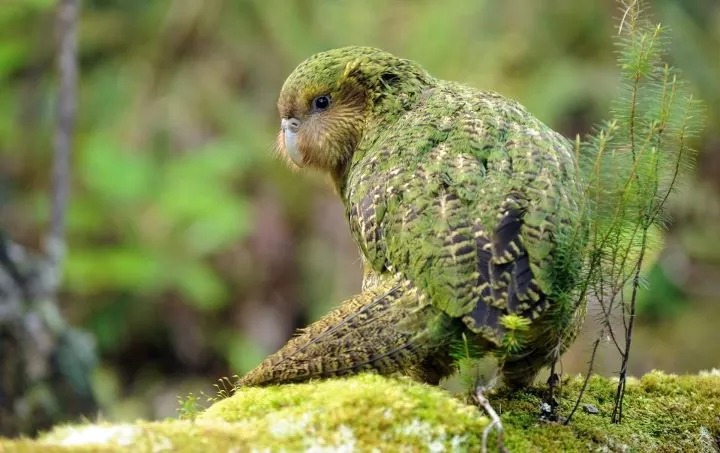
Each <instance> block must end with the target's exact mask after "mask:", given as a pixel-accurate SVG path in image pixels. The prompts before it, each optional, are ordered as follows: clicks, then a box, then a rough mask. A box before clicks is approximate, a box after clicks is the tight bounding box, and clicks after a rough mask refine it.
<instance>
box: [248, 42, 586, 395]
mask: <svg viewBox="0 0 720 453" xmlns="http://www.w3.org/2000/svg"><path fill="white" fill-rule="evenodd" d="M278 109H279V113H280V117H281V131H280V132H279V134H278V137H277V144H276V148H277V151H278V153H279V154H280V155H281V156H283V157H284V158H286V159H287V160H288V163H289V165H291V166H293V167H299V168H310V169H315V170H319V171H322V172H326V173H328V174H329V175H330V177H331V179H332V181H333V184H334V186H335V188H336V190H337V193H338V194H339V195H340V198H341V199H342V202H343V204H344V206H345V212H346V216H347V221H348V224H349V227H350V231H351V233H352V236H353V238H354V240H355V242H356V243H357V246H358V248H359V250H360V253H361V256H362V260H363V267H364V279H363V285H362V292H361V293H360V294H358V295H356V296H354V297H352V298H351V299H349V300H347V301H345V302H344V303H342V304H341V305H340V306H339V307H338V308H337V309H335V310H334V311H332V312H331V313H329V314H328V315H326V316H325V317H323V318H322V319H320V320H319V321H317V322H315V323H314V324H312V325H310V326H309V327H307V328H305V329H303V330H302V331H301V332H299V334H298V335H296V336H295V337H294V338H292V339H291V340H290V341H289V342H288V343H287V344H286V345H285V346H284V347H282V348H281V349H280V350H279V351H278V352H276V353H275V354H273V355H271V356H270V357H268V358H267V359H266V360H265V361H264V362H262V363H261V364H260V365H259V366H258V367H257V368H255V369H254V370H252V371H251V372H250V373H248V374H247V375H246V376H244V377H243V378H241V379H240V380H239V385H240V386H244V385H249V386H258V385H268V384H278V383H288V382H300V381H305V380H308V379H311V378H323V377H330V376H340V375H347V374H355V373H359V372H362V371H366V370H374V371H375V372H378V373H381V374H394V373H402V374H405V375H409V376H412V377H414V378H416V379H418V380H420V381H423V382H427V383H432V384H437V383H438V382H439V381H440V379H442V378H443V377H445V376H447V375H449V374H450V373H452V371H453V355H452V353H451V352H452V350H453V345H457V343H458V342H460V341H471V342H472V343H473V345H474V346H475V348H476V349H477V350H478V351H480V353H481V354H486V353H487V354H495V355H496V356H497V357H498V358H499V362H500V367H501V371H502V374H503V377H504V381H505V382H506V383H507V384H508V385H510V386H513V387H518V386H524V385H528V384H529V383H531V381H532V380H533V379H534V377H535V376H536V374H537V372H538V371H539V370H540V369H541V368H542V367H543V366H545V365H547V364H549V363H550V361H551V360H552V358H553V356H554V354H557V353H559V352H562V350H564V348H565V347H567V346H568V345H569V343H571V342H572V340H573V338H574V337H575V335H576V333H577V330H578V328H579V325H580V321H581V320H582V318H583V316H584V302H583V301H582V299H583V298H580V299H579V300H578V298H577V297H576V294H575V293H574V292H573V288H574V287H575V286H576V282H577V280H578V279H579V278H580V275H581V273H582V267H583V263H582V256H581V255H582V253H581V250H582V249H583V246H584V244H585V242H586V239H587V233H586V231H587V230H586V225H585V224H584V222H583V221H582V218H583V217H582V215H581V209H582V208H581V206H580V205H581V203H582V199H583V196H582V194H583V189H582V185H581V184H580V181H579V179H580V178H579V176H578V174H579V170H578V165H577V158H576V156H575V150H574V146H573V144H572V143H571V142H569V141H568V140H567V139H565V138H564V137H562V136H561V135H560V134H558V133H556V132H554V131H553V130H552V129H550V128H549V127H548V126H546V125H545V124H543V123H542V122H540V121H539V120H538V119H537V118H535V117H533V116H532V115H531V114H530V113H528V111H527V110H526V109H525V108H524V107H522V106H521V105H520V104H518V103H517V102H515V101H513V100H510V99H507V98H504V97H502V96H500V95H498V94H496V93H492V92H488V91H481V90H478V89H475V88H472V87H469V86H466V85H462V84H460V83H456V82H450V81H444V80H439V79H436V78H434V77H433V76H431V75H430V74H429V73H428V72H426V71H425V70H424V69H423V68H422V67H421V66H420V65H418V64H417V63H415V62H413V61H410V60H407V59H403V58H399V57H396V56H394V55H392V54H390V53H388V52H385V51H382V50H379V49H375V48H370V47H345V48H340V49H334V50H329V51H326V52H322V53H319V54H316V55H314V56H312V57H310V58H308V59H307V60H305V61H304V62H302V63H301V64H300V65H299V66H298V67H297V68H296V69H295V70H294V71H293V72H292V74H291V75H290V76H289V77H288V79H287V80H286V82H285V84H284V85H283V87H282V91H281V94H280V98H279V101H278Z"/></svg>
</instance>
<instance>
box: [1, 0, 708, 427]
mask: <svg viewBox="0 0 720 453" xmlns="http://www.w3.org/2000/svg"><path fill="white" fill-rule="evenodd" d="M650 4H651V7H652V8H653V11H654V14H655V17H656V18H658V19H659V21H660V22H662V23H664V24H666V25H668V26H669V27H670V28H671V29H672V30H673V33H672V35H673V48H672V51H671V59H672V60H673V61H674V62H676V63H677V65H679V66H680V67H682V68H683V70H684V71H685V72H686V74H687V76H688V79H689V80H690V81H691V82H692V83H694V84H695V86H696V87H697V90H698V95H699V96H700V97H701V98H702V99H703V100H705V102H706V103H707V106H708V124H709V125H710V127H708V128H707V131H706V136H705V137H704V138H703V141H702V142H701V143H698V147H699V148H701V160H700V170H701V171H700V179H699V180H698V181H689V182H688V183H687V184H688V185H689V186H690V187H691V190H686V191H685V194H684V195H683V196H682V197H684V198H682V199H681V200H679V201H675V202H674V205H673V206H674V208H673V210H674V212H675V214H676V219H677V221H676V223H675V225H674V227H673V229H672V231H671V233H670V234H671V236H672V238H671V241H670V242H673V243H674V244H676V245H675V247H676V250H675V252H677V253H680V254H681V255H682V256H685V257H686V259H685V260H684V261H683V262H684V263H685V264H684V265H683V266H684V267H683V268H682V269H681V270H680V271H678V270H677V269H675V270H673V271H671V272H681V273H682V275H683V278H682V279H672V280H671V282H672V285H674V286H676V287H677V288H675V289H673V290H672V291H675V290H677V291H678V293H682V294H685V295H687V297H688V298H689V300H692V299H693V291H692V288H690V290H686V289H683V288H680V287H681V286H683V285H686V286H687V285H690V284H691V283H692V282H696V281H698V280H702V281H705V282H714V281H713V279H712V277H715V280H717V277H718V276H720V270H719V268H720V226H718V225H720V209H717V210H715V211H712V210H708V209H705V208H704V207H705V206H708V205H712V204H713V203H717V199H718V190H719V189H720V184H718V183H717V181H718V180H719V179H720V128H718V127H717V125H718V124H720V82H718V81H719V80H720V52H718V50H717V49H718V48H720V3H718V2H717V0H655V1H652V2H650ZM82 5H83V11H82V17H81V23H80V64H81V75H80V76H81V85H80V91H79V112H78V114H79V117H78V127H77V132H76V146H75V150H74V157H73V181H72V198H71V205H70V207H69V233H68V246H69V255H68V262H67V268H66V275H65V281H64V282H65V283H64V290H63V294H62V302H63V310H64V312H65V313H66V314H67V316H68V317H69V318H70V319H71V320H72V321H73V322H74V323H76V324H78V325H82V326H85V327H87V328H89V329H90V330H91V331H92V332H93V333H94V334H95V335H96V336H97V338H98V341H99V345H100V349H101V354H102V355H103V357H104V361H105V364H106V365H105V369H104V370H102V372H101V374H100V376H101V377H102V379H100V380H101V381H103V382H105V383H104V384H103V383H100V384H99V388H105V389H107V390H106V391H107V392H110V393H111V394H112V395H113V396H112V397H109V396H107V395H105V396H101V399H102V400H103V401H105V402H106V403H109V402H110V401H111V400H113V398H127V397H128V396H133V397H136V398H138V399H139V400H140V401H142V398H144V397H147V396H148V395H153V398H151V399H148V400H147V401H143V402H142V404H141V406H144V407H145V408H144V409H143V411H145V415H155V416H157V415H173V413H174V410H175V407H176V399H175V395H176V394H177V393H180V392H179V391H178V386H176V385H174V384H172V383H173V382H181V381H184V380H186V379H187V378H188V377H192V376H195V377H196V378H198V377H199V378H200V379H203V380H204V381H205V382H206V383H211V382H213V380H214V379H216V378H217V377H219V376H223V375H228V374H234V373H242V372H244V371H246V370H247V369H249V368H250V367H251V366H253V365H254V364H255V363H257V361H259V360H260V359H261V358H262V357H263V355H264V354H266V353H267V352H270V351H271V350H273V349H274V348H276V347H278V346H280V345H281V344H282V343H283V342H284V341H285V340H286V339H287V337H288V336H289V335H290V333H291V332H292V330H293V329H294V328H295V327H297V326H300V325H303V324H305V323H306V322H307V321H309V320H312V319H315V318H317V317H318V316H320V315H321V314H322V313H324V312H325V311H326V310H327V309H328V308H329V307H331V306H333V305H334V304H336V303H338V302H339V301H341V300H342V299H343V298H345V297H347V296H349V295H350V294H352V293H353V292H355V291H356V290H357V289H359V281H360V263H359V261H358V258H357V253H356V251H355V249H354V246H353V244H352V242H351V240H350V237H349V234H348V231H347V228H346V226H345V223H344V219H343V212H342V208H341V206H340V204H339V202H337V201H336V200H335V199H334V198H333V197H334V195H333V194H332V193H331V189H330V187H329V185H327V184H326V183H325V181H324V180H323V179H322V178H321V177H319V176H318V175H297V174H294V173H293V172H291V171H289V170H288V169H286V168H285V167H284V166H283V165H282V164H281V163H280V162H279V161H278V160H277V159H275V158H274V156H273V152H272V146H273V141H274V134H275V132H276V129H277V126H278V118H277V116H276V113H275V99H276V96H277V93H278V92H279V88H280V86H281V84H282V82H283V80H284V78H285V76H286V75H287V74H288V73H289V72H290V71H291V70H292V68H294V66H295V65H296V64H298V63H299V62H300V61H301V60H302V59H304V58H305V57H307V56H309V55H311V54H312V53H315V52H317V51H321V50H324V49H328V48H331V47H337V46H342V45H349V44H365V45H374V46H378V47H382V48H384V49H386V50H389V51H392V52H395V53H397V54H400V55H403V56H406V57H408V58H412V59H415V60H417V61H419V62H421V63H422V64H423V65H424V66H425V67H426V68H427V69H428V70H429V71H430V72H432V73H433V74H435V75H437V76H439V77H443V78H447V79H454V80H460V81H464V82H467V83H469V84H472V85H474V86H477V87H481V88H485V89H491V90H495V91H498V92H500V93H502V94H504V95H507V96H510V97H513V98H516V99H518V100H519V101H520V102H522V103H523V104H525V105H526V106H527V107H528V108H529V110H530V111H532V112H533V113H534V114H536V115H537V116H538V117H540V118H541V119H542V120H543V121H545V122H547V123H548V124H550V125H552V126H553V127H555V128H557V129H558V130H560V131H562V132H563V133H565V134H566V135H568V136H574V135H575V134H578V133H580V134H583V133H587V132H589V131H591V128H592V124H594V123H596V122H597V121H598V120H600V119H601V118H602V117H603V116H604V115H606V112H607V109H608V102H609V99H610V98H611V96H612V94H613V92H614V90H615V89H616V88H617V69H616V66H615V63H614V61H615V55H614V54H613V48H612V39H611V37H612V35H613V34H614V33H616V29H615V27H616V24H617V22H616V20H615V19H616V16H617V13H618V11H617V5H616V4H615V2H614V1H613V0H603V1H590V2H578V1H573V0H545V1H536V0H509V1H506V2H496V1H492V0H447V1H444V2H433V1H430V0H414V1H411V0H399V1H394V2H386V1H381V0H370V1H362V2H361V1H351V0H315V1H310V0H262V1H261V0H242V1H230V0H207V1H203V2H198V1H193V0H175V1H169V0H154V1H151V2H149V1H143V0H124V1H112V0H85V1H83V2H82ZM53 8H54V2H52V1H51V0H0V227H1V228H3V229H5V230H7V231H8V232H9V233H10V235H11V236H12V237H13V238H14V239H15V240H17V241H19V242H21V243H23V244H25V245H27V246H29V247H31V248H39V247H38V244H39V242H40V241H39V238H40V237H41V236H42V231H43V229H44V228H45V226H46V222H47V218H48V210H49V209H48V198H47V191H48V190H49V189H48V188H49V166H50V158H51V151H50V150H51V133H52V127H53V114H54V95H55V84H54V82H55V75H54V66H53V64H54V63H53V51H54V35H53ZM695 187H703V188H704V189H703V191H702V192H701V191H700V190H693V189H692V188H695ZM700 193H702V195H703V196H702V197H697V196H696V195H697V194H700ZM678 198H681V197H678ZM699 234H702V237H703V238H705V239H704V240H703V241H702V243H701V244H700V246H698V245H697V244H696V243H697V238H698V237H699V236H698V235H699ZM659 263H660V264H658V265H659V266H660V265H664V264H663V263H664V261H663V260H660V261H659ZM653 275H655V274H651V278H653V279H654V277H652V276H653ZM658 275H660V274H658ZM691 286H692V285H691ZM656 287H657V289H652V290H651V292H650V293H648V294H645V295H644V296H643V297H644V300H643V305H644V306H646V305H652V304H653V303H663V302H662V300H663V298H657V297H655V296H653V292H652V291H656V290H657V291H661V292H662V294H663V295H665V296H667V295H668V294H671V292H668V291H670V290H668V291H666V288H665V287H664V286H662V285H653V288H656ZM693 287H694V288H696V287H697V286H693ZM703 288H704V291H705V292H704V293H703V295H702V297H697V299H702V300H704V301H708V300H714V301H715V302H717V301H718V300H719V299H720V289H718V288H715V287H713V286H712V284H710V283H708V284H706V285H705V286H703ZM672 294H674V293H672ZM666 299H667V297H666ZM670 299H673V303H675V302H676V301H675V299H674V298H670ZM683 300H684V299H683ZM684 303H685V304H690V305H692V302H684ZM655 311H657V310H655ZM663 312H664V311H663V310H660V311H659V313H663ZM672 313H673V316H681V314H678V313H679V312H677V311H672ZM714 321H715V322H717V319H715V320H714ZM640 354H642V353H640ZM571 357H572V354H571ZM586 359H587V358H586V357H583V356H582V355H581V354H577V363H578V367H577V368H573V366H572V365H568V366H567V367H566V368H568V369H571V370H574V369H580V368H582V367H583V362H584V361H585V360H586ZM569 360H575V359H569ZM640 363H642V366H638V368H635V370H636V372H641V371H643V370H644V369H645V368H646V367H648V366H649V367H650V368H652V367H655V365H657V362H654V361H653V360H652V359H648V360H644V361H641V362H640ZM662 364H663V365H666V366H667V362H665V363H662ZM712 365H713V364H707V363H698V364H697V366H698V367H708V366H712ZM714 365H715V366H718V365H720V362H718V363H715V364H714ZM671 367H672V364H670V368H671ZM679 371H685V370H679ZM112 376H114V377H112ZM113 379H115V380H117V385H115V384H112V385H111V384H108V382H109V381H112V380H113ZM113 382H114V381H113ZM158 383H163V385H159V384H158ZM178 385H181V384H178ZM162 392H165V393H169V394H170V395H171V396H170V397H167V398H165V399H163V398H162V395H160V396H157V395H158V394H159V393H162ZM136 401H137V400H136ZM148 403H150V405H152V408H148V406H147V404H148ZM137 412H138V409H137V408H131V409H128V410H127V411H126V412H123V410H122V409H117V412H116V413H114V414H113V413H110V416H111V417H113V416H117V417H122V416H129V415H127V414H132V415H133V416H134V415H137Z"/></svg>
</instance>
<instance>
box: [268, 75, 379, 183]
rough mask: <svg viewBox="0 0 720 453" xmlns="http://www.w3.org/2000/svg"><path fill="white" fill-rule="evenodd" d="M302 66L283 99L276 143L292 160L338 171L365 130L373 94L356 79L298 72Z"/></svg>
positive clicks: (307, 165) (295, 163) (282, 94)
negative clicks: (300, 73)
mask: <svg viewBox="0 0 720 453" xmlns="http://www.w3.org/2000/svg"><path fill="white" fill-rule="evenodd" d="M299 70H300V68H298V69H296V71H295V72H294V73H293V75H291V76H290V78H288V81H287V82H286V83H285V85H284V86H283V89H282V92H281V94H280V98H279V100H278V110H279V113H280V132H279V133H278V136H277V142H276V147H277V150H278V152H279V153H280V155H282V156H285V157H287V158H288V159H289V160H290V162H292V164H291V165H294V166H297V167H310V168H316V169H319V170H323V171H329V172H337V171H338V170H339V169H340V168H341V167H342V166H343V165H344V164H345V163H346V162H348V161H349V159H350V158H351V156H352V154H353V151H354V150H355V147H356V146H357V143H358V141H359V140H360V137H361V135H362V131H363V127H364V124H365V116H366V111H367V95H366V91H365V90H364V89H363V87H362V86H361V85H360V84H358V83H357V82H356V81H354V80H353V79H351V78H343V77H341V76H332V74H331V76H330V77H327V76H326V77H322V78H318V77H312V76H310V75H308V77H305V78H301V77H297V74H296V73H297V71H299Z"/></svg>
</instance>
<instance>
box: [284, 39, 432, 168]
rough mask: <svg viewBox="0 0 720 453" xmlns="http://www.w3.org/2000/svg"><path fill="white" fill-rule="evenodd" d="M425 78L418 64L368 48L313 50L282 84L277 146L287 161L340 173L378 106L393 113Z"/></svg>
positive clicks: (426, 75)
mask: <svg viewBox="0 0 720 453" xmlns="http://www.w3.org/2000/svg"><path fill="white" fill-rule="evenodd" d="M429 80H430V76H429V75H428V74H427V73H426V72H425V71H424V70H423V69H422V68H421V67H419V66H418V65H417V64H416V63H414V62H412V61H409V60H404V59H401V58H398V57H395V56H394V55H392V54H390V53H388V52H384V51H382V50H379V49H375V48H371V47H343V48H340V49H333V50H329V51H326V52H322V53H319V54H316V55H313V56H311V57H310V58H308V59H307V60H305V61H303V62H302V63H300V65H299V66H298V67H297V68H296V69H295V70H294V71H293V72H292V73H291V74H290V76H289V77H288V78H287V80H286V81H285V83H284V85H283V87H282V91H281V93H280V98H279V99H278V111H279V113H280V118H281V119H280V125H281V129H280V132H279V134H278V136H277V142H276V148H277V150H278V152H279V154H280V155H281V156H284V157H286V158H287V159H288V160H289V162H291V164H290V165H291V166H295V167H309V168H315V169H319V170H322V171H328V172H330V173H331V174H334V175H339V174H340V173H341V172H342V169H343V168H344V167H345V166H346V164H347V163H348V162H350V160H351V158H352V155H353V153H354V151H355V149H356V147H357V145H358V143H359V142H360V140H361V138H362V136H363V133H364V131H365V130H366V127H367V125H368V123H369V121H372V120H377V118H378V117H379V116H380V115H379V113H380V111H382V112H383V113H384V114H383V115H382V116H384V117H386V118H387V117H389V116H391V115H390V112H391V111H392V110H397V109H400V108H402V107H403V106H405V105H406V104H407V102H404V101H407V99H409V98H410V97H412V96H411V94H412V93H413V92H414V91H417V90H416V89H415V88H417V89H419V87H420V86H421V85H423V84H427V83H428V81H429ZM403 102H404V103H403Z"/></svg>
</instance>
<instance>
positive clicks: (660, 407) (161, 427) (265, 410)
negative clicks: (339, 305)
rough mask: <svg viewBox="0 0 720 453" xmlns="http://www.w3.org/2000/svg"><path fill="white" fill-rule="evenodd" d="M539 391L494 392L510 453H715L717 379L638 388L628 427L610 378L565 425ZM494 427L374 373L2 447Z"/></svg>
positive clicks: (137, 446) (289, 445) (428, 437)
mask: <svg viewBox="0 0 720 453" xmlns="http://www.w3.org/2000/svg"><path fill="white" fill-rule="evenodd" d="M581 384H582V379H580V378H570V379H567V380H566V381H565V382H564V383H563V386H562V389H561V392H560V410H561V413H566V414H567V413H568V412H569V410H570V408H571V407H572V405H573V403H574V398H575V396H576V395H577V394H578V392H579V389H580V386H581ZM543 391H544V390H542V389H540V388H532V389H529V390H527V391H524V392H514V393H510V392H504V391H500V392H498V393H497V394H495V395H491V401H492V403H493V406H494V407H495V409H497V410H498V411H501V412H502V418H503V424H504V426H505V431H506V435H505V446H506V448H507V449H508V450H510V451H512V452H525V451H643V452H644V451H663V452H665V451H693V452H702V451H709V452H713V451H720V373H716V372H715V373H704V374H701V375H698V376H670V375H666V374H663V373H659V372H653V373H650V374H648V375H646V376H645V377H643V378H642V379H640V380H637V379H633V380H631V381H630V382H629V385H628V389H627V394H626V398H625V401H626V404H625V411H624V414H625V419H624V422H623V424H621V425H613V424H611V423H610V413H611V411H612V404H613V395H614V391H615V381H614V380H609V379H605V378H600V377H594V378H593V379H591V381H590V384H589V385H588V389H587V391H586V393H585V396H584V397H583V403H584V404H590V405H592V406H594V407H595V408H597V409H598V411H599V413H597V414H590V413H587V412H586V411H584V410H582V409H580V410H579V411H578V412H577V413H576V414H575V417H574V418H573V421H572V424H571V425H570V426H563V425H560V424H554V423H543V422H540V421H539V420H538V413H539V408H540V404H541V396H542V393H543ZM487 423H488V419H487V417H485V416H484V415H483V414H482V412H480V411H479V410H478V409H477V408H475V407H474V406H471V405H467V404H465V403H464V402H462V401H461V400H460V399H458V398H455V397H453V396H452V395H450V394H448V393H447V392H445V391H443V390H442V389H439V388H435V387H430V386H426V385H421V384H417V383H414V382H412V381H410V380H407V379H388V378H383V377H380V376H375V375H371V374H368V375H361V376H356V377H351V378H347V379H333V380H328V381H321V382H314V383H310V384H297V385H286V386H280V387H271V388H265V389H261V388H248V389H243V390H242V391H240V392H238V393H237V394H236V395H234V396H233V397H231V398H228V399H225V400H222V401H220V402H217V403H215V404H214V405H213V406H212V407H210V408H209V409H207V410H206V411H204V412H202V413H200V414H198V416H197V417H196V418H195V420H193V421H187V420H167V421H158V422H143V421H141V422H136V423H133V424H119V425H118V424H116V425H112V424H96V425H75V426H63V427H58V428H56V429H55V430H53V431H51V432H50V433H48V434H45V435H44V436H41V437H40V438H39V439H37V440H29V439H24V440H12V441H10V440H5V441H0V452H41V451H42V452H44V453H51V452H66V451H93V452H95V451H97V452H104V451H107V452H118V451H148V452H161V451H181V452H185V451H190V452H194V451H201V452H203V453H206V452H210V451H213V452H214V451H288V452H292V451H308V452H321V451H322V452H334V451H341V452H352V451H372V450H373V449H376V451H411V452H414V451H432V452H443V451H448V452H451V451H458V452H462V451H470V452H473V451H479V450H480V442H481V437H482V431H483V429H484V427H485V426H487ZM491 447H492V443H491ZM491 451H492V449H491Z"/></svg>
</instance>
